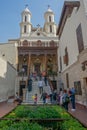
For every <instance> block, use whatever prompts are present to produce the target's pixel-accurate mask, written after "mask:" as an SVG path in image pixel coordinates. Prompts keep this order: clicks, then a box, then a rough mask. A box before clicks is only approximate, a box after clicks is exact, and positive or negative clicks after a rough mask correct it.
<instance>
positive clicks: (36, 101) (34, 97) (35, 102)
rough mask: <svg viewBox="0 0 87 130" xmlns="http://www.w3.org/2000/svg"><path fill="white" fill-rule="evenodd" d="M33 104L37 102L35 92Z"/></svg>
mask: <svg viewBox="0 0 87 130" xmlns="http://www.w3.org/2000/svg"><path fill="white" fill-rule="evenodd" d="M34 104H37V94H35V96H34Z"/></svg>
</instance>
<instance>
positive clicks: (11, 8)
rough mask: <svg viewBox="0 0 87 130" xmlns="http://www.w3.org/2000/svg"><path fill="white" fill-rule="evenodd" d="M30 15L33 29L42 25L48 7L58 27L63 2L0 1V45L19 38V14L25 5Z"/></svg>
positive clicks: (47, 0)
mask: <svg viewBox="0 0 87 130" xmlns="http://www.w3.org/2000/svg"><path fill="white" fill-rule="evenodd" d="M26 4H28V8H29V10H30V12H31V14H32V18H31V23H32V25H33V27H37V25H38V24H40V26H41V27H43V25H44V13H45V12H46V11H47V9H48V5H50V8H51V9H52V10H53V12H54V14H55V23H56V24H57V25H58V23H59V20H60V15H61V12H62V8H63V4H64V0H0V43H6V42H8V40H9V39H16V38H19V37H20V25H19V24H20V22H21V12H22V11H23V10H24V9H25V5H26Z"/></svg>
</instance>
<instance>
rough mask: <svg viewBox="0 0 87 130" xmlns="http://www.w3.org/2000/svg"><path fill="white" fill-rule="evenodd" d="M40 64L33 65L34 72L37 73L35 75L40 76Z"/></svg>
mask: <svg viewBox="0 0 87 130" xmlns="http://www.w3.org/2000/svg"><path fill="white" fill-rule="evenodd" d="M40 65H41V64H40V63H36V64H34V71H35V72H36V73H37V75H39V74H40Z"/></svg>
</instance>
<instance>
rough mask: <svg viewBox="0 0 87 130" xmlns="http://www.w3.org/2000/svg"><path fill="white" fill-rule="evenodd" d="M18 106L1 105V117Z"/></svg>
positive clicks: (4, 103) (12, 104) (5, 103)
mask: <svg viewBox="0 0 87 130" xmlns="http://www.w3.org/2000/svg"><path fill="white" fill-rule="evenodd" d="M16 106H17V104H16V103H10V102H2V103H0V117H3V116H5V115H6V114H8V113H9V112H10V111H12V110H13V109H14V108H15V107H16Z"/></svg>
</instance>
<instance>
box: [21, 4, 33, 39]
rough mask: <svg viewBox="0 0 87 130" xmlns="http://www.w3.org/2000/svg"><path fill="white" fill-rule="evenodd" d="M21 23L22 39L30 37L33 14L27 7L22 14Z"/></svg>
mask: <svg viewBox="0 0 87 130" xmlns="http://www.w3.org/2000/svg"><path fill="white" fill-rule="evenodd" d="M21 18H22V19H21V23H20V37H28V36H29V35H30V32H31V27H32V24H31V12H30V11H29V9H28V6H27V5H26V7H25V9H24V10H23V12H22V13H21Z"/></svg>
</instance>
